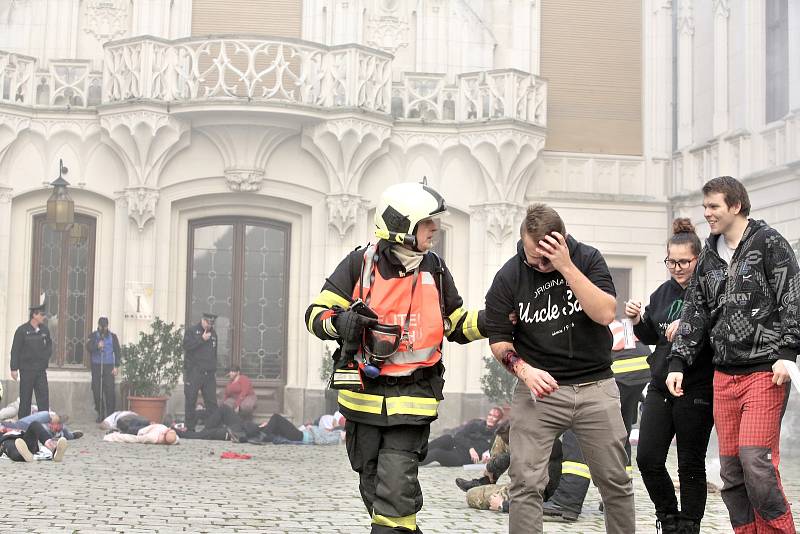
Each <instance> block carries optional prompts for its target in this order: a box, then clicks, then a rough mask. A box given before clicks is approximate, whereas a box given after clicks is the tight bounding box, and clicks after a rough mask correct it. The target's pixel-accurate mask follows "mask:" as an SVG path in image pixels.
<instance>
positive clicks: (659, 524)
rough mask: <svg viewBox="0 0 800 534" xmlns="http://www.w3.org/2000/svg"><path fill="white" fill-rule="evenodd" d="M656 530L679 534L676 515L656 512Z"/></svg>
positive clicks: (666, 533)
mask: <svg viewBox="0 0 800 534" xmlns="http://www.w3.org/2000/svg"><path fill="white" fill-rule="evenodd" d="M656 517H657V519H656V532H660V533H662V534H679V532H680V531H679V530H678V516H677V515H675V514H656Z"/></svg>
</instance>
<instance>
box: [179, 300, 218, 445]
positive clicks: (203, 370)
mask: <svg viewBox="0 0 800 534" xmlns="http://www.w3.org/2000/svg"><path fill="white" fill-rule="evenodd" d="M216 318H217V316H216V315H214V314H213V313H203V318H202V319H200V322H199V323H198V324H196V325H194V326H192V327H189V328H187V329H186V333H185V334H184V336H183V350H184V351H185V352H186V355H185V356H184V360H183V393H184V395H185V397H186V428H187V429H188V430H190V431H192V432H194V431H195V426H196V425H197V394H198V392H201V391H202V393H203V405H204V406H205V408H206V413H207V414H211V413H212V412H214V411H215V410H216V409H217V379H216V377H215V373H216V370H217V331H216V330H214V321H215V320H216Z"/></svg>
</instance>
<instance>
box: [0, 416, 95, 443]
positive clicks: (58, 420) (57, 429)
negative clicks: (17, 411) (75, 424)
mask: <svg viewBox="0 0 800 534" xmlns="http://www.w3.org/2000/svg"><path fill="white" fill-rule="evenodd" d="M37 422H38V423H41V424H42V425H46V426H47V427H48V429H49V430H50V433H51V434H53V437H54V438H60V437H62V436H63V437H65V438H67V439H68V440H72V439H80V438H81V437H83V432H81V431H80V430H76V431H74V432H72V431H70V429H69V428H67V426H66V425H65V424H64V423H65V422H66V421H64V420H63V419H62V417H61V416H59V415H58V414H57V413H56V412H52V411H51V412H36V413H32V414H31V415H29V416H27V417H23V418H22V419H19V420H17V421H3V422H2V423H0V428H7V429H9V430H27V428H28V426H29V425H30V424H31V423H37Z"/></svg>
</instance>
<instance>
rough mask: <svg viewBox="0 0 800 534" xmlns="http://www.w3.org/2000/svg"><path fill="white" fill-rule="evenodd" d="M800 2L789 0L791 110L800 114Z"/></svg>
mask: <svg viewBox="0 0 800 534" xmlns="http://www.w3.org/2000/svg"><path fill="white" fill-rule="evenodd" d="M798 58H800V2H789V110H791V111H793V112H794V113H795V115H798V114H800V61H798Z"/></svg>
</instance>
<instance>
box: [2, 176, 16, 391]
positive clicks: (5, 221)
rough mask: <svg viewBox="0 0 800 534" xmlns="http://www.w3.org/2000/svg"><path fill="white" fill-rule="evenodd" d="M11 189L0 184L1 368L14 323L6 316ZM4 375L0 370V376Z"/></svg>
mask: <svg viewBox="0 0 800 534" xmlns="http://www.w3.org/2000/svg"><path fill="white" fill-rule="evenodd" d="M12 193H13V189H12V188H10V187H8V186H4V185H0V313H3V314H4V315H6V323H5V326H6V328H5V329H0V347H3V351H2V356H0V365H2V369H8V363H7V358H8V349H9V348H10V347H11V340H10V339H6V333H7V332H8V331H10V330H11V329H12V328H13V327H14V326H15V325H14V323H13V321H12V320H11V319H10V318H9V317H8V315H7V312H8V270H9V265H8V264H9V258H10V257H11V251H10V250H9V245H10V244H11V198H12ZM2 376H4V373H3V372H0V377H2Z"/></svg>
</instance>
